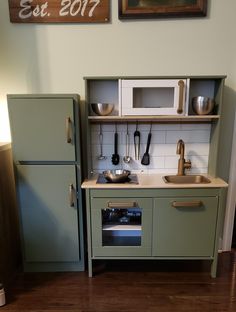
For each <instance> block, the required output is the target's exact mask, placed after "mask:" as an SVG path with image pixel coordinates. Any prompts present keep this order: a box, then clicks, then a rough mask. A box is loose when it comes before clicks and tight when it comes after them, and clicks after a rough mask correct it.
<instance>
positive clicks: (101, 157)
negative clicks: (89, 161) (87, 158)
mask: <svg viewBox="0 0 236 312" xmlns="http://www.w3.org/2000/svg"><path fill="white" fill-rule="evenodd" d="M99 143H100V155H99V156H98V160H104V159H106V158H107V157H106V156H104V155H103V151H102V144H103V134H102V126H101V124H100V133H99Z"/></svg>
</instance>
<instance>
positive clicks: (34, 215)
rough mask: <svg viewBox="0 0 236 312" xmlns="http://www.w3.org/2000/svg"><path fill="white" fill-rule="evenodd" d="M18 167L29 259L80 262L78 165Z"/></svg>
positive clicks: (21, 210)
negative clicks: (77, 194) (77, 193)
mask: <svg viewBox="0 0 236 312" xmlns="http://www.w3.org/2000/svg"><path fill="white" fill-rule="evenodd" d="M16 167H17V172H18V195H19V206H20V217H21V224H22V227H21V228H22V238H23V242H24V244H23V246H24V260H25V263H26V264H27V263H32V262H41V263H42V262H48V263H49V262H54V263H63V262H64V263H69V262H71V263H76V262H77V263H78V262H79V260H80V258H81V256H80V251H79V250H80V242H79V230H78V209H77V198H76V197H77V196H76V166H74V165H17V166H16Z"/></svg>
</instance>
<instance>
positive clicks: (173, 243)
mask: <svg viewBox="0 0 236 312" xmlns="http://www.w3.org/2000/svg"><path fill="white" fill-rule="evenodd" d="M174 200H175V201H177V202H190V201H196V200H198V201H199V198H196V197H190V198H186V197H178V198H175V199H174ZM172 202H173V199H170V198H156V199H155V200H154V210H153V224H155V226H153V256H163V257H166V256H181V257H189V256H196V257H198V256H201V257H203V256H205V257H210V256H214V248H215V231H216V224H217V213H218V210H217V209H218V197H203V198H202V199H201V202H202V204H201V205H200V207H179V208H173V207H172Z"/></svg>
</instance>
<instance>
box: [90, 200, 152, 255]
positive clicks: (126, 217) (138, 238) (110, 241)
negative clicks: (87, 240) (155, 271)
mask: <svg viewBox="0 0 236 312" xmlns="http://www.w3.org/2000/svg"><path fill="white" fill-rule="evenodd" d="M152 202H153V201H152V199H151V198H138V199H135V198H127V199H126V198H122V199H121V198H92V199H91V232H92V233H91V236H92V256H93V257H96V256H101V257H102V256H109V257H118V256H126V257H135V256H150V255H151V235H152Z"/></svg>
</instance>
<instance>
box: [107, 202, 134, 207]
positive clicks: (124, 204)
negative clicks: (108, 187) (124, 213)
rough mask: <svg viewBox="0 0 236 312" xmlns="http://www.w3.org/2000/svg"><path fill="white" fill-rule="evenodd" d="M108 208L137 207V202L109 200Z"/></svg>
mask: <svg viewBox="0 0 236 312" xmlns="http://www.w3.org/2000/svg"><path fill="white" fill-rule="evenodd" d="M107 207H108V208H134V207H137V203H136V202H107Z"/></svg>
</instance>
